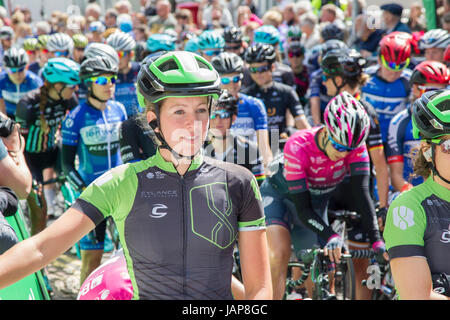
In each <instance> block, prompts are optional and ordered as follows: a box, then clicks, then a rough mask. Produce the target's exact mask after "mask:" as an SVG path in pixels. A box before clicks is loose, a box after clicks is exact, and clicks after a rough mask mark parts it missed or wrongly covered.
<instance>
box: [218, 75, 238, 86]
mask: <svg viewBox="0 0 450 320" xmlns="http://www.w3.org/2000/svg"><path fill="white" fill-rule="evenodd" d="M243 77H244V75H243V74H242V73H241V74H240V75H238V76H234V77H222V78H221V79H220V80H221V81H222V84H229V83H230V82H231V81H233V83H238V82H239V81H241V80H242V78H243Z"/></svg>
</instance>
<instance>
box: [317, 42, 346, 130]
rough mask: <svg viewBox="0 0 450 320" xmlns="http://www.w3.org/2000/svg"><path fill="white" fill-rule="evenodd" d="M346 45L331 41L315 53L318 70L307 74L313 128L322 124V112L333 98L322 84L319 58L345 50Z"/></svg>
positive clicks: (322, 45)
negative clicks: (334, 50) (330, 52)
mask: <svg viewBox="0 0 450 320" xmlns="http://www.w3.org/2000/svg"><path fill="white" fill-rule="evenodd" d="M345 48H347V45H346V44H345V43H344V42H342V41H340V40H336V39H331V40H328V41H326V42H324V43H323V44H321V45H320V48H319V49H318V53H317V58H316V59H317V63H318V68H317V69H316V70H314V71H312V72H311V73H310V74H309V81H310V85H309V88H310V91H309V109H310V113H311V118H312V121H313V123H312V124H313V125H314V126H318V125H321V124H322V123H323V112H324V111H325V108H326V106H327V104H328V102H330V101H331V99H332V98H333V96H329V95H328V94H327V88H326V87H325V86H324V85H323V83H322V69H321V68H320V61H321V57H323V56H325V54H327V52H328V51H331V50H333V49H345Z"/></svg>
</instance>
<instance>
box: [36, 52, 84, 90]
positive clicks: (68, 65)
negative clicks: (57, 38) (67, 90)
mask: <svg viewBox="0 0 450 320" xmlns="http://www.w3.org/2000/svg"><path fill="white" fill-rule="evenodd" d="M79 72H80V65H79V64H78V63H76V62H75V61H73V60H71V59H68V58H61V57H60V58H52V59H49V60H48V61H47V63H46V64H45V66H44V70H43V71H42V75H43V76H44V78H45V80H47V81H48V82H50V83H57V82H62V83H65V84H68V85H75V84H79V83H80V77H79V75H78V74H79Z"/></svg>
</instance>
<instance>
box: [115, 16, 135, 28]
mask: <svg viewBox="0 0 450 320" xmlns="http://www.w3.org/2000/svg"><path fill="white" fill-rule="evenodd" d="M117 26H118V28H119V30H120V31H122V32H125V33H129V32H130V33H132V31H133V19H132V18H131V16H130V15H129V14H128V13H121V14H119V15H118V16H117Z"/></svg>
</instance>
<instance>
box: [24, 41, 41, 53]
mask: <svg viewBox="0 0 450 320" xmlns="http://www.w3.org/2000/svg"><path fill="white" fill-rule="evenodd" d="M37 47H38V40H37V39H36V38H26V39H25V40H24V41H23V49H24V50H26V51H34V50H36V49H37Z"/></svg>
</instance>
